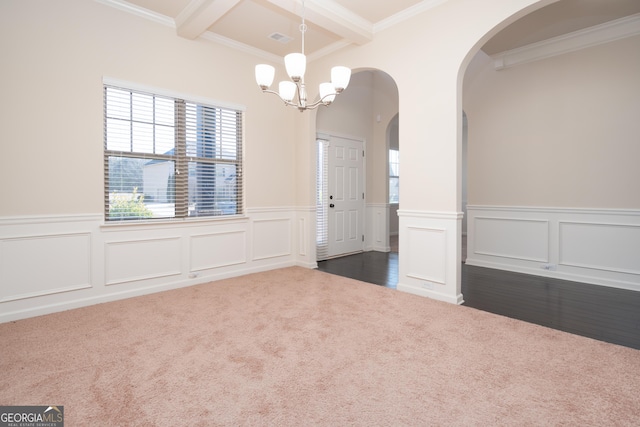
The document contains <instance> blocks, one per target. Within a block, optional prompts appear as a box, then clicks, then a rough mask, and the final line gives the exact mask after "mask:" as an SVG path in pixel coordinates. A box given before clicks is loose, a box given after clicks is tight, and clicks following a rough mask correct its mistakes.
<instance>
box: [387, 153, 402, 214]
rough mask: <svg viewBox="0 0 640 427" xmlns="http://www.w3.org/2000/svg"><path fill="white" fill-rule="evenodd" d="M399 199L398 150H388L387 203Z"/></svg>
mask: <svg viewBox="0 0 640 427" xmlns="http://www.w3.org/2000/svg"><path fill="white" fill-rule="evenodd" d="M399 200H400V151H398V150H389V203H399Z"/></svg>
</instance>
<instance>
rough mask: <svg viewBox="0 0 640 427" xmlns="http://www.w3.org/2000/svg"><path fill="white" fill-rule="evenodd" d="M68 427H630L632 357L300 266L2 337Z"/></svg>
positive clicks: (23, 395) (87, 312) (1, 382)
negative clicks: (60, 411)
mask: <svg viewBox="0 0 640 427" xmlns="http://www.w3.org/2000/svg"><path fill="white" fill-rule="evenodd" d="M0 341H1V342H2V350H0V355H1V358H0V372H1V373H2V374H1V375H0V405H54V404H56V405H63V406H64V413H65V418H66V424H65V425H67V426H86V425H104V426H136V425H139V426H152V425H158V426H168V425H171V426H182V425H185V426H186V425H202V426H217V425H220V426H223V425H224V426H227V425H233V426H239V425H265V426H346V425H362V426H365V425H366V426H403V425H406V426H424V425H446V426H451V425H458V426H463V425H464V426H470V425H471V426H474V425H475V426H488V425H500V426H508V425H514V426H515V425H517V426H522V425H526V426H549V425H572V426H573V425H575V426H605V425H606V426H613V425H616V426H637V425H639V424H640V394H639V393H638V390H640V351H638V350H633V349H629V348H625V347H620V346H616V345H613V344H607V343H603V342H599V341H594V340H591V339H588V338H584V337H580V336H575V335H571V334H567V333H564V332H560V331H556V330H552V329H547V328H544V327H541V326H536V325H532V324H529V323H525V322H521V321H518V320H513V319H509V318H506V317H501V316H497V315H494V314H490V313H486V312H481V311H478V310H475V309H472V308H468V307H463V306H455V305H450V304H446V303H442V302H438V301H434V300H430V299H426V298H422V297H418V296H414V295H410V294H406V293H402V292H398V291H394V290H391V289H387V288H383V287H380V286H375V285H371V284H367V283H363V282H358V281H355V280H351V279H348V278H343V277H338V276H334V275H330V274H326V273H322V272H319V271H314V270H308V269H303V268H298V267H293V268H287V269H281V270H274V271H269V272H264V273H259V274H253V275H247V276H243V277H238V278H233V279H228V280H222V281H218V282H213V283H209V284H205V285H200V286H194V287H190V288H184V289H180V290H175V291H169V292H163V293H158V294H153V295H148V296H144V297H139V298H132V299H128V300H123V301H118V302H113V303H108V304H100V305H96V306H92V307H86V308H82V309H77V310H71V311H67V312H63V313H57V314H53V315H48V316H43V317H38V318H33V319H26V320H21V321H17V322H11V323H6V324H0Z"/></svg>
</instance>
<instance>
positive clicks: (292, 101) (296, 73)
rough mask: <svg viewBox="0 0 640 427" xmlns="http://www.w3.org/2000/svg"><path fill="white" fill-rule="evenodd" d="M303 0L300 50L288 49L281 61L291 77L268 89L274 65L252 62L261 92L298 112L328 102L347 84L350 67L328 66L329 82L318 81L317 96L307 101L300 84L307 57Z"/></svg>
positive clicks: (301, 83) (304, 90)
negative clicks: (318, 94)
mask: <svg viewBox="0 0 640 427" xmlns="http://www.w3.org/2000/svg"><path fill="white" fill-rule="evenodd" d="M304 10H305V9H304V0H302V24H300V33H302V53H290V54H288V55H287V56H285V57H284V65H285V68H286V70H287V74H288V75H289V78H290V79H291V81H281V82H280V84H279V85H278V92H276V91H273V90H269V87H270V86H271V84H272V83H273V77H274V75H275V71H276V70H275V68H273V67H272V66H271V65H267V64H259V65H256V82H257V83H258V86H260V89H261V90H262V92H264V93H272V94H274V95H277V96H278V97H280V99H281V100H283V101H284V103H285V105H288V106H290V107H296V108H297V109H298V110H300V112H303V111H305V110H313V109H314V108H317V107H318V106H320V105H329V104H331V103H332V102H333V100H334V99H335V98H336V95H338V94H339V93H341V92H342V91H343V90H344V89H345V88H346V87H347V85H348V84H349V79H350V78H351V70H350V69H349V68H347V67H342V66H336V67H333V68H332V69H331V83H320V87H319V93H320V97H319V99H318V100H317V101H316V102H313V103H308V102H307V89H306V87H305V84H304V73H305V71H306V69H307V57H306V56H305V54H304V33H305V32H306V31H307V25H306V24H305V22H304Z"/></svg>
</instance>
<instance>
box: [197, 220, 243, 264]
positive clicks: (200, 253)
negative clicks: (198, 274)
mask: <svg viewBox="0 0 640 427" xmlns="http://www.w3.org/2000/svg"><path fill="white" fill-rule="evenodd" d="M246 240H247V233H246V232H245V231H244V230H240V231H229V232H222V233H211V234H201V235H194V236H192V237H191V248H190V254H191V256H190V260H191V267H190V269H189V271H202V270H208V269H214V268H220V267H227V266H231V265H236V264H243V263H245V262H247V248H246V246H247V245H246Z"/></svg>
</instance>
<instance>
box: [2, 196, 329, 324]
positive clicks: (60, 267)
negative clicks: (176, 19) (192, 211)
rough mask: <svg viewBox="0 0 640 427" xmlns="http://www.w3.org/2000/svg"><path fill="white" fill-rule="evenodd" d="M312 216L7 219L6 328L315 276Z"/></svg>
mask: <svg viewBox="0 0 640 427" xmlns="http://www.w3.org/2000/svg"><path fill="white" fill-rule="evenodd" d="M314 218H315V207H313V206H303V207H265V208H252V209H247V215H246V216H235V217H230V218H215V219H209V220H203V219H198V220H195V221H159V222H157V223H151V222H150V221H145V222H144V223H140V224H137V225H136V224H133V223H131V224H113V225H112V224H106V225H105V222H104V218H103V215H101V214H86V215H68V216H65V215H51V216H24V217H0V279H1V280H2V283H0V323H2V322H7V321H12V320H18V319H23V318H28V317H33V316H39V315H44V314H49V313H54V312H57V311H62V310H69V309H73V308H78V307H84V306H88V305H92V304H98V303H104V302H109V301H115V300H118V299H123V298H130V297H134V296H139V295H145V294H149V293H153V292H160V291H165V290H169V289H176V288H181V287H185V286H192V285H197V284H201V283H206V282H211V281H215V280H220V279H225V278H228V277H235V276H240V275H245V274H250V273H256V272H260V271H265V270H272V269H276V268H284V267H291V266H294V265H298V266H301V267H306V268H315V267H317V264H316V262H315V240H314V238H315V234H314V231H313V228H312V224H313V219H314Z"/></svg>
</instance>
